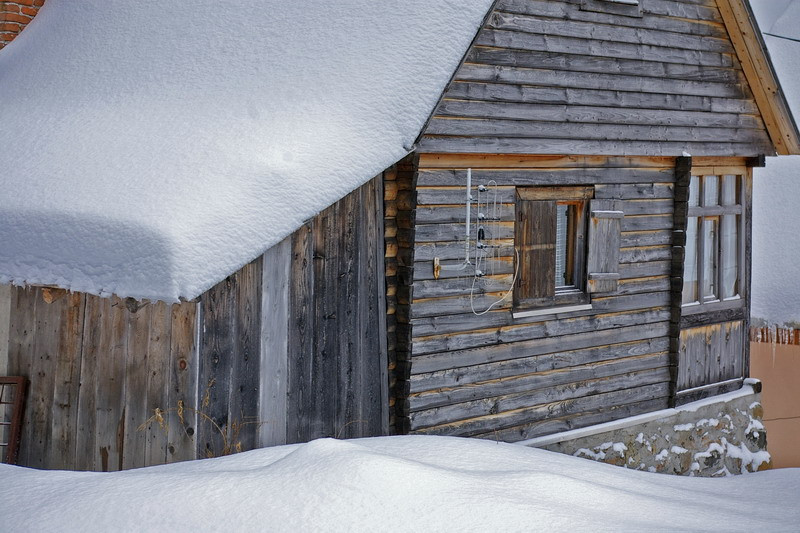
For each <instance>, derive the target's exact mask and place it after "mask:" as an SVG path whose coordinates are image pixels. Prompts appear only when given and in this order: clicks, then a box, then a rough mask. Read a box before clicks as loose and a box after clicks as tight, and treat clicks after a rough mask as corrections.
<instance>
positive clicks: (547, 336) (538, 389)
mask: <svg viewBox="0 0 800 533" xmlns="http://www.w3.org/2000/svg"><path fill="white" fill-rule="evenodd" d="M468 166H469V167H472V168H473V170H472V184H473V186H474V187H477V186H478V185H480V184H488V183H489V181H490V180H493V181H494V182H496V183H497V191H498V196H499V198H500V202H501V204H502V205H501V208H500V213H501V220H500V224H499V229H498V233H499V235H496V238H497V240H495V241H493V242H494V243H495V244H499V245H500V249H499V252H500V253H499V257H498V258H497V260H496V261H495V264H494V274H491V275H487V276H484V277H483V278H480V279H478V280H477V282H476V289H475V294H474V305H475V309H476V310H478V311H482V310H483V309H485V308H486V307H487V306H488V305H489V304H490V303H491V302H494V301H496V300H498V299H499V298H501V297H502V296H503V295H504V294H505V292H506V291H507V290H508V288H509V286H510V284H511V281H512V277H513V273H514V251H513V247H514V241H513V238H514V232H513V221H514V208H515V206H514V186H516V185H594V197H595V198H605V199H615V200H621V202H619V204H620V205H621V207H622V210H623V212H624V213H625V216H624V218H623V219H622V235H621V244H620V249H619V254H620V263H621V264H620V274H621V278H622V279H621V280H620V282H619V286H618V289H617V290H616V291H615V292H613V293H608V294H603V295H602V296H595V297H593V298H592V309H591V310H590V311H577V312H571V313H568V314H561V315H559V314H552V315H544V316H538V317H529V318H517V319H514V318H513V317H512V314H511V301H510V300H511V299H510V298H509V299H508V300H506V301H504V302H503V303H501V304H500V305H498V306H496V307H495V308H494V309H493V310H492V311H490V312H488V313H486V314H484V315H481V316H478V315H476V314H474V313H473V312H472V311H471V307H470V288H471V286H472V278H471V277H467V276H464V275H463V273H460V272H454V271H448V270H443V271H442V272H441V276H440V278H439V279H434V275H433V261H434V258H439V259H440V261H442V262H448V263H454V262H455V263H457V262H458V261H459V260H460V259H462V258H463V253H464V246H463V219H464V208H463V203H461V202H463V198H464V194H465V193H464V185H465V184H466V167H468ZM674 179H675V160H674V159H673V158H650V159H631V158H607V157H579V156H575V157H566V156H563V157H555V156H540V157H536V156H532V157H525V156H520V157H512V156H505V157H492V156H466V157H462V156H447V155H431V154H423V155H422V156H421V160H420V169H419V172H418V176H417V186H416V195H417V201H418V205H417V207H416V210H415V212H414V216H415V234H416V240H415V244H414V247H413V253H414V267H413V285H412V287H411V292H410V305H409V309H408V311H407V312H408V317H407V318H408V320H407V322H408V324H407V325H405V324H399V325H398V331H401V330H403V329H404V328H405V330H406V331H407V332H409V334H410V336H411V340H410V347H409V352H410V371H409V380H408V387H407V395H406V396H405V397H404V398H402V399H401V400H399V401H400V402H401V405H403V406H404V407H405V408H406V411H405V413H404V414H405V416H406V417H408V419H407V424H408V429H409V430H410V432H412V433H430V434H444V435H464V436H480V437H486V438H499V439H502V440H507V441H514V440H520V439H525V438H530V437H534V436H537V435H541V434H545V433H551V432H555V431H559V430H566V429H571V428H575V427H582V426H586V425H590V424H595V423H599V422H603V421H607V420H611V419H615V418H620V417H624V416H628V415H633V414H637V413H641V412H646V411H649V410H654V409H659V408H663V407H666V406H667V403H668V397H669V392H670V379H671V374H670V364H671V360H670V355H669V350H670V339H669V333H670V316H671V312H670V305H671V302H672V299H671V295H670V275H671V272H672V270H671V265H672V263H671V243H672V242H671V241H672V231H673V216H672V214H673V209H674V206H673V187H674ZM460 203H461V205H459V204H460ZM474 215H477V213H474ZM398 320H400V317H398Z"/></svg>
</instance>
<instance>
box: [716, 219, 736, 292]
mask: <svg viewBox="0 0 800 533" xmlns="http://www.w3.org/2000/svg"><path fill="white" fill-rule="evenodd" d="M738 228H739V217H738V216H737V215H725V216H723V217H722V227H721V228H720V247H721V250H720V252H721V253H720V259H721V261H722V266H721V268H722V297H723V298H732V297H734V296H736V295H737V294H739V232H738Z"/></svg>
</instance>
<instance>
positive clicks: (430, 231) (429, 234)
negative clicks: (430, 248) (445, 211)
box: [414, 222, 514, 242]
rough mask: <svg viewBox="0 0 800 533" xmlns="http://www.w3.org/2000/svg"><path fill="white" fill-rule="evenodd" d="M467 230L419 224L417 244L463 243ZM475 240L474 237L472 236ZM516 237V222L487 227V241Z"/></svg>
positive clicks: (498, 223) (454, 225)
mask: <svg viewBox="0 0 800 533" xmlns="http://www.w3.org/2000/svg"><path fill="white" fill-rule="evenodd" d="M465 233H466V230H465V228H464V224H418V225H417V226H416V228H415V233H414V234H415V236H416V241H417V242H441V241H459V240H461V241H462V242H463V239H464V238H465ZM472 237H473V239H474V235H473V236H472ZM512 237H514V222H496V223H494V224H492V225H491V226H489V225H488V224H487V225H486V240H494V239H510V238H512Z"/></svg>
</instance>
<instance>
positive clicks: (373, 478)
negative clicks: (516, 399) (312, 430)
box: [0, 435, 800, 532]
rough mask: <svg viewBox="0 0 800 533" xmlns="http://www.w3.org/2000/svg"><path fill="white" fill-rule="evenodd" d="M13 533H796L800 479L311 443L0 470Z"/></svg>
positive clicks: (458, 449) (480, 451)
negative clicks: (105, 468) (105, 465)
mask: <svg viewBox="0 0 800 533" xmlns="http://www.w3.org/2000/svg"><path fill="white" fill-rule="evenodd" d="M0 479H2V480H3V483H2V484H0V516H2V517H3V522H2V524H3V529H4V530H8V531H82V532H94V531H136V532H138V531H222V530H226V531H237V532H238V531H271V532H278V531H286V532H297V531H303V532H307V531H326V532H332V531H342V532H351V531H384V532H389V531H402V532H406V531H591V532H599V531H609V532H620V531H634V532H641V531H670V532H674V531H742V532H750V531H770V532H772V531H797V524H798V521H800V506H798V505H797V495H798V494H799V493H800V469H797V468H782V469H777V470H769V471H766V472H757V473H754V474H746V475H739V476H732V477H726V478H719V479H707V478H691V477H681V476H670V475H665V474H651V473H648V472H639V471H636V470H632V469H626V468H622V467H618V466H612V465H607V464H601V463H596V462H594V461H588V460H586V459H581V458H578V457H571V456H568V455H561V454H559V453H556V452H548V451H544V450H537V449H533V448H526V447H524V446H516V445H513V444H504V443H496V442H491V441H485V440H479V439H461V438H456V437H431V436H419V435H417V436H403V437H379V438H374V439H359V440H352V441H338V440H333V439H323V440H316V441H313V442H310V443H307V444H294V445H289V446H278V447H275V448H264V449H261V450H253V451H250V452H245V453H241V454H236V455H231V456H228V457H221V458H218V459H207V460H203V461H188V462H184V463H175V464H171V465H164V466H154V467H150V468H140V469H136V470H128V471H125V472H112V473H107V472H62V471H52V470H51V471H46V470H44V471H43V470H34V469H31V468H22V467H18V466H9V465H4V464H0Z"/></svg>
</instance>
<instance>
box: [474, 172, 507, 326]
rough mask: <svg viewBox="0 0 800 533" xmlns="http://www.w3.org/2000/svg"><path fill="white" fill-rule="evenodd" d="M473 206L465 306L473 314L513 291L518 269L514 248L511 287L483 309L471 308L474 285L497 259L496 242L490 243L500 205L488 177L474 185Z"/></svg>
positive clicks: (492, 269)
mask: <svg viewBox="0 0 800 533" xmlns="http://www.w3.org/2000/svg"><path fill="white" fill-rule="evenodd" d="M477 196H478V197H477V201H476V205H477V208H478V216H477V217H475V270H474V272H473V276H472V285H471V287H470V290H469V306H470V309H471V310H472V313H473V314H474V315H476V316H481V315H485V314H486V313H488V312H489V311H491V310H492V309H494V308H495V307H497V306H498V305H500V304H501V303H502V302H504V301H505V300H506V299H508V297H509V296H511V294H512V293H513V292H514V284H515V283H516V282H517V273H518V271H519V252H518V251H517V248H516V247H514V254H515V260H514V276H513V277H512V279H511V286H510V287H509V289H508V291H507V292H506V293H505V294H504V295H503V296H502V297H501V298H500V299H498V300H495V301H494V302H492V303H491V304H489V306H488V307H487V308H486V309H484V310H483V311H476V310H475V285H476V284H477V282H478V278H482V277H483V276H485V275H486V274H487V267H488V269H490V272H489V275H494V274H495V268H496V266H497V262H498V259H499V248H500V247H499V245H497V244H493V243H492V241H495V240H497V238H498V237H499V235H500V228H501V225H500V208H499V204H498V200H497V182H496V181H494V180H490V181H488V182H487V183H486V185H479V186H478V195H477Z"/></svg>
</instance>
